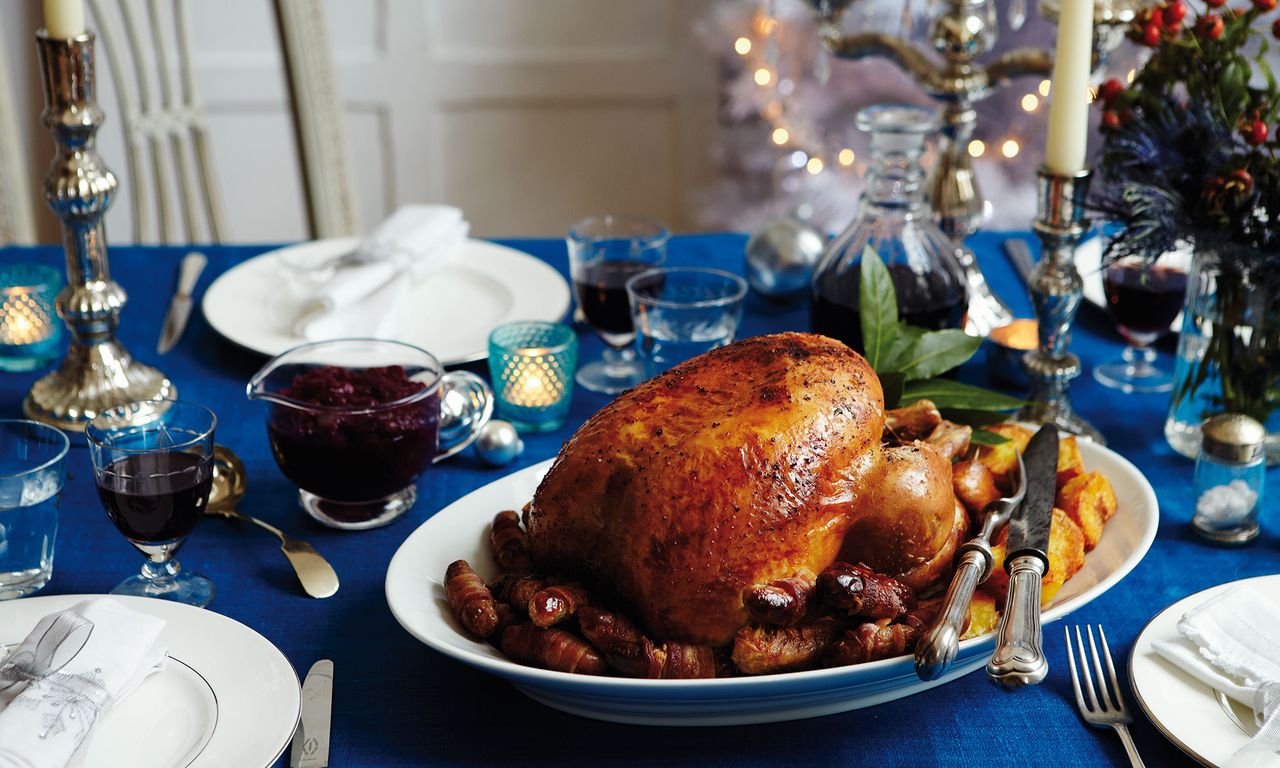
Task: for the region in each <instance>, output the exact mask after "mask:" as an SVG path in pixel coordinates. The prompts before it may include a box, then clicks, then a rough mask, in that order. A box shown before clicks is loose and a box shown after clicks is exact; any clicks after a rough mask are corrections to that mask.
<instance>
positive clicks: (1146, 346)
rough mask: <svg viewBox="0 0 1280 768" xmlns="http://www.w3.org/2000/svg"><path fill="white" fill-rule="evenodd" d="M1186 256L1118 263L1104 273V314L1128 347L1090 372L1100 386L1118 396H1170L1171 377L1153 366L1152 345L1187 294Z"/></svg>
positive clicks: (1168, 255)
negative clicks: (1113, 358)
mask: <svg viewBox="0 0 1280 768" xmlns="http://www.w3.org/2000/svg"><path fill="white" fill-rule="evenodd" d="M1187 261H1188V258H1187V255H1186V254H1185V253H1184V252H1183V251H1182V250H1174V251H1170V252H1168V253H1166V254H1163V255H1161V256H1160V257H1159V258H1158V259H1156V260H1155V261H1149V260H1146V259H1142V258H1140V257H1136V256H1130V257H1125V258H1121V259H1117V260H1116V261H1114V262H1112V263H1111V264H1110V265H1108V266H1107V268H1106V269H1105V270H1104V271H1103V274H1102V285H1103V289H1104V290H1105V292H1106V296H1107V310H1108V312H1110V314H1111V319H1112V320H1113V321H1115V324H1116V329H1117V330H1119V331H1120V335H1121V336H1123V337H1124V339H1125V341H1127V342H1128V346H1126V347H1125V349H1124V353H1123V354H1122V355H1121V359H1119V360H1115V361H1113V362H1110V363H1106V364H1104V365H1100V366H1098V367H1097V368H1095V369H1094V370H1093V377H1094V378H1095V379H1097V380H1098V382H1099V383H1101V384H1103V385H1104V386H1107V387H1111V388H1113V389H1119V390H1120V391H1122V392H1126V393H1129V392H1168V391H1169V390H1171V389H1173V376H1172V374H1171V373H1170V372H1169V371H1167V370H1165V369H1163V368H1160V367H1158V366H1157V365H1156V364H1155V360H1156V351H1155V350H1154V349H1152V348H1151V345H1152V344H1154V343H1155V342H1156V340H1157V339H1159V338H1160V337H1161V336H1164V335H1165V334H1166V333H1168V332H1169V330H1170V326H1171V325H1172V324H1173V321H1174V319H1176V318H1177V317H1178V313H1179V312H1180V311H1181V310H1182V303H1183V300H1184V297H1185V294H1186V292H1187Z"/></svg>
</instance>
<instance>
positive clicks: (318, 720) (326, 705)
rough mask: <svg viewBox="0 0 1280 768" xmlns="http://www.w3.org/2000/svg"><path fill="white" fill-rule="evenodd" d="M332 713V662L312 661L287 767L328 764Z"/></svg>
mask: <svg viewBox="0 0 1280 768" xmlns="http://www.w3.org/2000/svg"><path fill="white" fill-rule="evenodd" d="M332 713H333V662H332V661H330V660H328V659H321V660H320V661H317V662H316V663H315V664H312V665H311V671H310V672H308V673H307V679H306V682H304V683H303V684H302V721H301V722H299V723H298V731H297V733H295V734H294V735H293V749H292V750H291V751H290V752H289V768H329V723H330V719H331V716H332Z"/></svg>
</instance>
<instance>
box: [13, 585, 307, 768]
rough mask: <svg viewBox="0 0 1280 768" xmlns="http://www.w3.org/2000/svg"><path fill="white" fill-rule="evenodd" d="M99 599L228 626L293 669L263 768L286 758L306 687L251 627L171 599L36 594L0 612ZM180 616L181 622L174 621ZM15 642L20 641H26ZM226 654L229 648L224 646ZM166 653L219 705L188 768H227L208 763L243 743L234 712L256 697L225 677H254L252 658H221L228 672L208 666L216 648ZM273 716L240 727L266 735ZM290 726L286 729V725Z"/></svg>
mask: <svg viewBox="0 0 1280 768" xmlns="http://www.w3.org/2000/svg"><path fill="white" fill-rule="evenodd" d="M100 597H109V598H111V599H112V600H118V601H120V602H121V603H122V604H124V605H125V606H127V607H129V608H132V609H134V610H139V611H142V612H144V613H147V614H149V615H153V616H158V617H159V618H162V619H164V620H165V621H166V622H167V623H170V624H172V623H173V622H174V621H175V620H177V621H182V622H184V623H189V622H198V623H206V624H211V625H219V624H220V625H223V627H224V628H230V629H231V631H233V632H236V633H238V634H240V635H241V636H242V637H243V638H244V640H245V641H246V642H247V643H249V644H250V645H252V646H256V647H257V651H258V652H260V653H262V654H263V655H264V656H265V657H270V658H272V660H273V662H274V665H273V666H272V669H287V670H289V675H290V677H289V679H290V681H291V682H292V685H291V686H290V687H289V689H288V692H287V693H288V694H290V695H288V696H287V698H289V699H290V704H291V706H290V707H288V711H287V712H285V713H284V715H283V716H282V717H280V718H279V720H278V730H279V737H278V739H272V740H271V741H272V743H276V742H278V744H277V745H276V746H275V747H274V748H273V751H272V753H271V754H270V755H268V754H266V752H263V754H262V757H263V762H262V768H270V766H271V765H272V764H274V763H275V761H276V760H278V759H279V758H280V756H281V755H283V754H284V752H285V750H286V749H288V748H289V745H290V743H291V742H292V741H293V736H294V733H295V732H296V730H297V726H298V722H299V721H300V719H301V717H302V685H301V683H300V682H299V680H298V673H297V671H296V670H295V669H294V668H293V664H291V663H290V662H289V659H288V658H287V657H286V656H285V655H284V653H283V652H281V651H280V649H279V648H276V647H275V645H273V644H272V643H271V641H269V640H267V639H266V638H265V637H263V636H262V635H261V634H259V633H258V632H257V631H256V630H254V629H253V628H252V627H249V626H246V625H245V624H242V623H240V622H238V621H236V620H235V619H232V618H231V617H229V616H224V615H222V614H220V613H215V612H214V611H210V610H206V609H203V608H195V607H193V606H190V605H184V604H182V603H174V602H170V601H167V600H157V599H155V598H147V597H130V596H126V595H90V594H81V595H35V596H32V597H24V598H19V599H17V600H13V601H2V602H0V613H3V612H4V611H5V610H6V608H7V607H10V606H18V605H22V606H23V608H24V610H26V609H27V608H31V607H32V606H38V604H40V603H48V605H49V608H48V609H47V610H45V611H43V612H42V613H39V615H46V614H48V613H52V612H54V611H61V610H66V609H67V608H70V607H71V606H72V605H75V604H76V603H78V602H80V601H82V600H89V599H93V598H100ZM148 608H152V609H154V610H148ZM175 615H176V616H177V617H181V618H180V619H175ZM11 639H17V640H20V639H21V638H11ZM222 650H226V649H225V647H224V648H223V649H222ZM166 651H167V652H168V653H169V655H171V656H172V657H173V658H174V660H175V661H180V662H181V663H182V664H183V665H184V666H186V667H188V668H189V669H191V670H193V671H194V672H195V673H196V674H197V675H198V676H199V677H200V678H202V679H203V680H204V681H205V683H206V684H207V685H208V686H209V687H210V689H211V690H212V691H213V693H214V698H215V700H216V702H217V707H218V709H217V717H218V722H217V723H216V725H215V728H214V731H213V735H212V736H211V737H210V738H209V740H208V741H207V742H206V743H205V745H204V746H203V748H202V749H201V750H200V752H199V754H198V755H197V756H196V757H195V759H194V760H193V761H192V762H191V763H190V764H189V765H190V767H191V768H206V766H207V768H223V766H222V765H214V764H212V763H208V762H206V761H207V760H211V759H212V758H213V757H217V756H218V755H219V752H221V751H222V749H221V748H220V743H221V742H222V741H224V740H225V741H226V742H227V743H229V744H232V745H234V744H238V743H241V742H243V733H242V732H241V729H240V728H237V729H236V732H235V733H232V732H230V727H232V726H233V724H234V723H235V721H236V720H237V719H238V718H237V717H236V715H239V714H241V713H242V710H240V711H237V710H236V709H235V705H236V703H237V702H236V701H235V699H237V698H239V699H242V701H240V702H239V703H241V704H243V703H245V702H244V701H243V699H251V698H252V696H251V692H245V693H241V694H240V695H239V696H238V697H237V696H234V695H228V692H229V691H230V690H232V689H234V687H235V686H236V682H235V679H225V678H224V675H226V674H227V673H228V671H229V668H230V667H235V668H236V672H237V674H240V675H242V676H244V677H249V676H251V675H252V670H245V669H244V668H243V667H242V666H241V665H242V664H243V663H244V660H245V658H246V656H247V654H243V653H241V654H238V655H236V657H235V658H234V659H230V658H229V659H225V660H222V659H220V660H218V661H217V663H218V664H226V665H228V669H218V670H210V669H209V663H208V661H209V659H210V655H211V654H213V653H217V651H215V650H214V649H212V648H211V647H210V646H209V645H208V644H204V643H192V644H191V645H190V646H189V647H187V646H182V647H173V646H170V647H169V648H167V649H166ZM274 714H275V712H274V711H272V710H266V711H264V712H260V713H257V714H255V715H252V716H250V717H246V718H245V719H246V720H251V721H252V724H251V725H250V724H249V723H247V722H246V723H240V725H241V727H242V728H252V730H253V732H254V733H264V732H266V731H267V730H269V729H270V728H272V721H271V720H270V719H269V718H270V717H271V716H272V715H274ZM264 716H265V719H264ZM228 721H230V722H228ZM286 725H287V729H286V727H285V726H286ZM254 762H255V763H256V762H257V761H256V760H255V761H254ZM237 768H253V766H252V765H244V766H242V767H240V766H238V767H237Z"/></svg>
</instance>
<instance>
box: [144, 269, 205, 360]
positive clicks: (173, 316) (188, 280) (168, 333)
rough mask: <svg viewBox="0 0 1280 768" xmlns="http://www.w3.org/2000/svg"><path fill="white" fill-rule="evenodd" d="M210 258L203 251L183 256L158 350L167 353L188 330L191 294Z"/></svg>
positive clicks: (161, 330) (157, 344) (157, 346)
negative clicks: (176, 286) (176, 288)
mask: <svg viewBox="0 0 1280 768" xmlns="http://www.w3.org/2000/svg"><path fill="white" fill-rule="evenodd" d="M208 263H209V260H208V259H206V258H205V256H204V254H203V253H195V252H192V253H188V254H187V255H186V256H183V257H182V265H181V266H179V267H178V290H177V291H175V292H174V294H173V298H172V299H170V300H169V313H168V314H166V315H165V316H164V326H163V327H162V328H161V329H160V341H159V342H157V343H156V352H157V353H158V354H161V355H163V354H165V353H166V352H168V351H169V350H171V349H173V348H174V347H175V346H177V344H178V339H180V338H182V332H183V331H184V330H186V327H187V320H188V319H190V317H191V308H192V306H193V305H192V302H191V294H192V293H194V292H195V290H196V282H197V281H198V280H199V279H200V273H201V272H203V271H204V268H205V265H206V264H208Z"/></svg>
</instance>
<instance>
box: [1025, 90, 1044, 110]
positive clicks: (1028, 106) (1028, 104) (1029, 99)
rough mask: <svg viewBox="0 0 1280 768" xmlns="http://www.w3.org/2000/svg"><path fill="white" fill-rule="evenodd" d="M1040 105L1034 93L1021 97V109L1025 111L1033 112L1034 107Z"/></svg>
mask: <svg viewBox="0 0 1280 768" xmlns="http://www.w3.org/2000/svg"><path fill="white" fill-rule="evenodd" d="M1038 106H1040V100H1039V99H1037V98H1036V95H1035V94H1034V93H1028V94H1027V95H1026V96H1023V97H1022V109H1023V111H1026V112H1035V111H1036V107H1038Z"/></svg>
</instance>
